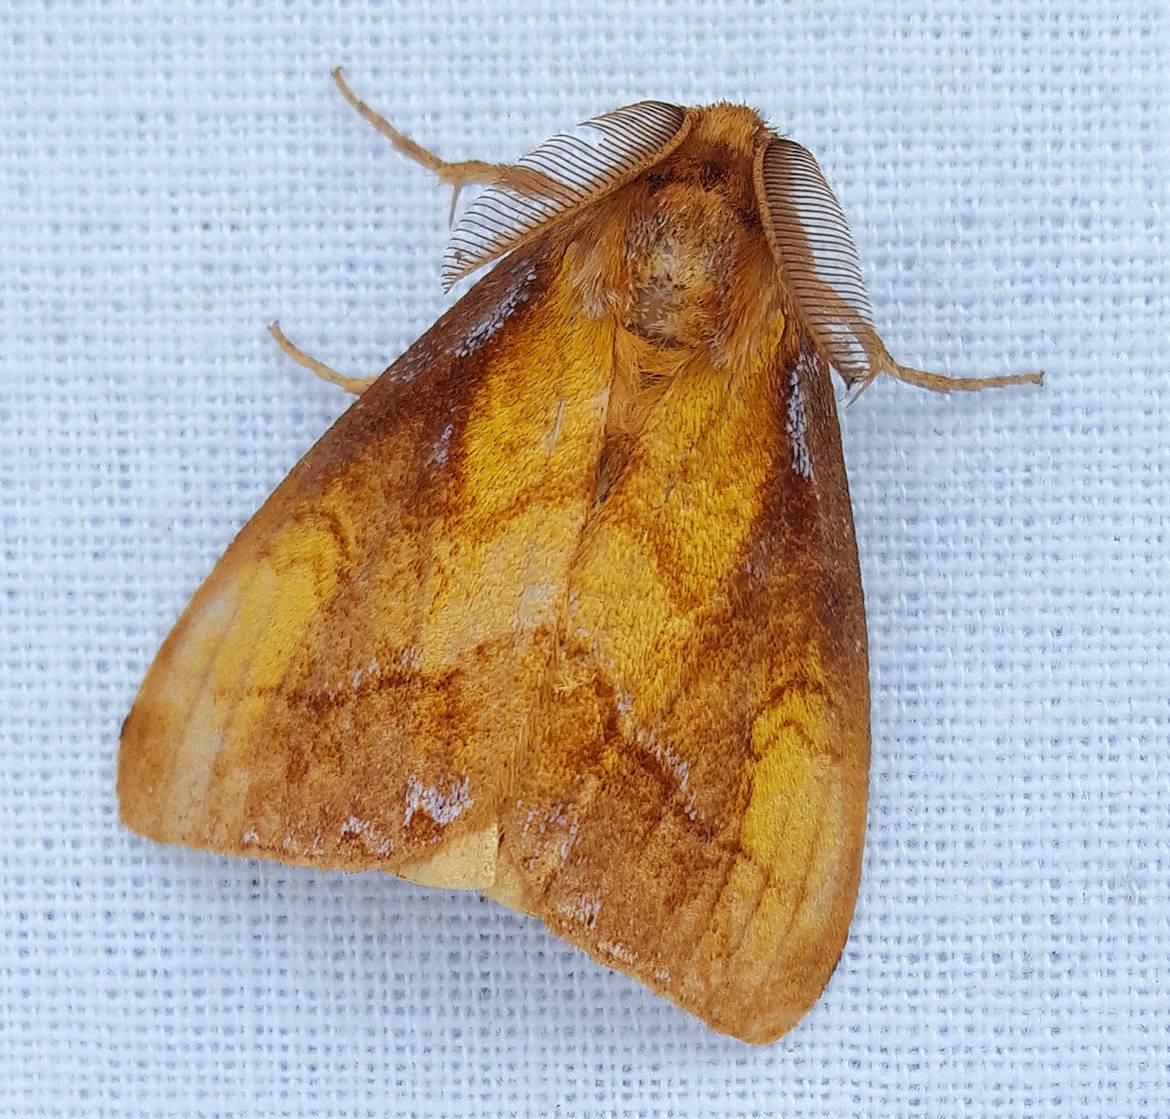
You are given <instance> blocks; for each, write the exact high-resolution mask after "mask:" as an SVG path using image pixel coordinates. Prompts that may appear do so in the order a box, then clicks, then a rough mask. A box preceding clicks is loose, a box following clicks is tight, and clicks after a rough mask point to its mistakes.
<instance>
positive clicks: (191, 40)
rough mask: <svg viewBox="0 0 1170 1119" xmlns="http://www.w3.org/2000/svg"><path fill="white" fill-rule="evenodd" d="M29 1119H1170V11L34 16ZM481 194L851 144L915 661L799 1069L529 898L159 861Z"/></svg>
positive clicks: (890, 722)
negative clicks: (285, 532)
mask: <svg viewBox="0 0 1170 1119" xmlns="http://www.w3.org/2000/svg"><path fill="white" fill-rule="evenodd" d="M0 26H2V29H3V35H2V38H0V51H2V52H3V53H2V55H0V63H2V65H0V88H2V90H3V94H2V102H0V129H2V131H0V238H2V241H0V299H2V306H0V371H2V372H0V440H2V443H0V524H2V526H3V536H2V543H3V561H2V567H0V1116H4V1117H7V1116H24V1115H45V1116H64V1115H98V1116H195V1115H199V1116H250V1117H251V1116H275V1115H281V1116H374V1115H377V1116H397V1115H412V1116H427V1115H435V1116H463V1115H482V1116H494V1115H558V1116H564V1117H570V1116H594V1115H597V1116H601V1115H607V1116H608V1115H614V1116H616V1115H621V1116H625V1115H634V1116H694V1115H710V1116H758V1115H770V1114H776V1115H784V1116H843V1115H872V1116H891V1115H897V1116H929V1117H932V1119H934V1117H940V1116H951V1115H989V1116H990V1115H994V1116H1053V1117H1055V1116H1060V1117H1067V1116H1108V1117H1119V1116H1126V1117H1134V1119H1136V1117H1139V1116H1155V1115H1161V1116H1165V1115H1170V964H1168V962H1167V961H1168V959H1170V888H1168V884H1167V883H1168V879H1170V777H1168V776H1167V773H1168V767H1170V762H1168V760H1167V757H1166V754H1167V739H1168V731H1170V517H1168V512H1167V510H1168V502H1170V380H1168V377H1170V358H1168V353H1170V345H1168V343H1170V337H1168V333H1170V331H1168V326H1167V321H1168V320H1167V310H1168V307H1167V295H1166V293H1167V290H1168V283H1170V264H1168V261H1170V236H1168V232H1170V231H1168V222H1167V214H1168V208H1167V188H1166V183H1167V182H1168V181H1170V165H1168V156H1167V153H1168V151H1170V117H1168V91H1170V84H1168V79H1170V73H1168V70H1170V63H1168V60H1170V27H1168V21H1167V14H1166V7H1165V5H1163V4H1160V3H1156V2H1154V0H1148V2H1143V0H1128V2H1127V0H1117V2H1115V3H1107V2H1105V3H1103V2H1102V0H1084V2H1077V0H1051V2H1044V0H1040V2H1035V0H1017V2H1016V3H996V2H994V0H931V2H919V0H872V2H870V0H867V2H865V3H862V2H854V3H848V2H843V0H795V2H793V3H789V4H781V3H775V2H757V3H751V2H747V0H720V2H710V0H674V2H668V0H638V2H637V3H603V2H595V3H590V2H586V0H496V2H491V0H485V2H482V3H459V2H457V0H433V2H400V3H397V4H392V3H387V4H367V3H352V4H351V3H345V2H343V0H332V2H313V0H287V2H285V3H280V4H272V3H266V2H262V0H253V2H252V3H239V4H235V3H227V2H224V3H218V4H198V3H189V4H173V3H167V2H164V0H157V2H150V0H108V2H103V0H75V2H72V3H53V2H47V0H46V2H43V3H33V2H25V3H19V2H12V3H8V4H6V5H4V6H3V9H2V11H0ZM339 63H341V64H344V65H345V66H346V68H347V74H348V76H349V79H350V81H351V83H352V84H353V86H354V87H355V88H356V89H357V90H358V91H359V93H360V94H361V95H363V96H365V97H366V98H367V99H368V100H369V101H371V102H372V103H373V104H375V105H377V106H378V107H379V108H381V109H382V110H383V111H385V112H386V114H387V115H388V116H389V117H391V118H392V119H393V120H394V121H395V122H396V123H397V124H398V125H399V126H400V127H402V128H403V129H404V130H405V131H407V132H408V133H410V134H411V135H413V136H415V137H416V138H418V139H419V140H421V141H422V142H424V143H426V144H428V145H431V146H433V147H434V148H435V149H436V150H438V151H439V152H440V153H442V154H444V155H446V156H448V157H449V158H469V157H482V158H487V159H509V158H515V157H517V156H519V155H520V154H522V153H523V152H524V151H526V150H527V149H528V148H530V147H531V146H533V145H535V144H536V143H538V142H539V141H541V140H543V139H544V138H546V137H547V136H548V135H550V134H551V133H553V132H555V131H557V130H558V129H559V128H561V127H563V126H565V125H567V124H570V123H572V122H575V121H577V120H579V119H582V118H584V117H587V116H589V115H592V114H594V113H597V112H600V111H604V110H607V109H610V108H613V107H615V106H617V105H622V104H626V103H628V102H631V101H635V100H638V99H640V98H643V97H655V98H661V99H666V100H671V101H676V102H679V103H682V104H692V103H701V102H708V101H712V100H717V99H728V100H732V101H737V102H746V103H749V104H751V105H754V106H756V107H757V108H759V109H760V110H762V111H763V112H764V113H765V115H766V116H768V117H769V118H770V120H771V121H772V122H773V123H774V124H775V125H776V126H777V127H778V128H780V129H782V130H783V131H785V132H786V133H788V134H790V135H792V136H793V137H795V138H796V139H798V140H800V141H802V142H803V143H805V144H806V145H807V146H809V147H810V148H811V149H812V150H813V151H814V152H815V153H816V154H817V155H818V157H819V158H820V161H821V164H822V166H823V168H824V170H825V173H826V176H827V177H828V179H829V181H830V182H831V183H832V184H833V185H834V187H835V189H836V190H837V193H838V195H839V197H840V199H841V201H842V204H843V205H844V208H845V210H846V212H847V213H848V215H849V217H850V220H851V223H852V227H853V230H854V233H855V236H856V240H857V243H858V247H859V249H860V252H861V256H862V260H863V262H864V266H865V274H866V277H867V279H868V282H869V284H870V293H871V296H872V300H873V304H874V308H875V313H876V316H877V321H878V325H879V329H880V330H881V331H882V333H883V334H884V337H885V339H886V341H887V343H888V344H889V348H890V350H891V351H892V352H893V353H894V354H895V355H896V356H898V357H899V358H900V359H901V360H903V361H906V362H908V363H911V364H915V365H919V366H925V367H927V368H931V369H937V370H939V371H941V372H949V373H963V372H968V373H982V374H990V373H1000V372H1008V371H1018V370H1027V369H1035V368H1043V369H1044V370H1046V371H1047V373H1048V378H1049V379H1048V383H1047V385H1046V386H1045V387H1044V388H1043V389H1040V390H1037V389H1030V388H1029V389H1013V390H1007V391H1002V392H988V393H984V394H980V395H978V396H959V397H951V398H945V397H938V396H934V395H931V394H928V393H925V392H922V391H918V390H915V389H912V388H909V387H907V386H905V385H899V384H896V383H893V382H889V383H879V384H878V385H876V386H875V387H874V388H873V389H872V391H870V392H869V393H867V394H866V395H865V396H864V397H863V398H862V399H861V400H860V401H859V402H858V403H857V404H856V405H854V406H853V407H851V408H849V409H848V410H847V411H845V412H844V414H843V419H842V425H843V429H844V440H845V447H846V457H847V460H848V466H849V470H850V479H851V486H852V494H853V504H854V509H855V514H856V519H857V525H858V535H859V543H860V549H861V563H862V570H863V576H864V580H865V590H866V598H867V606H868V614H869V626H870V645H871V656H872V681H873V742H874V756H873V769H872V799H871V809H870V822H869V834H868V845H867V849H866V856H865V870H864V881H863V883H862V887H861V894H860V897H859V900H858V906H857V915H856V919H855V921H854V924H853V929H852V934H851V936H850V939H849V943H848V946H847V947H846V949H845V953H844V956H843V958H842V960H841V963H840V966H839V967H838V969H837V972H836V974H835V975H834V977H833V979H832V981H831V983H830V984H829V987H828V990H827V991H826V993H825V996H824V997H823V999H822V1000H821V1002H820V1003H819V1004H818V1005H817V1007H816V1008H815V1009H814V1010H813V1012H812V1013H811V1014H810V1015H809V1016H808V1018H807V1019H806V1020H805V1021H804V1022H803V1023H802V1025H801V1026H800V1027H799V1028H798V1029H796V1030H795V1031H794V1032H793V1033H792V1034H790V1035H789V1036H787V1037H785V1038H784V1039H783V1040H781V1041H780V1042H779V1043H777V1044H775V1045H772V1046H770V1047H767V1048H753V1047H749V1046H746V1045H744V1044H742V1043H740V1042H737V1041H734V1040H731V1039H729V1038H724V1037H721V1036H717V1035H716V1034H714V1033H712V1032H711V1031H710V1030H708V1029H707V1028H706V1027H704V1026H703V1025H702V1024H700V1023H699V1022H697V1021H695V1020H693V1019H691V1018H689V1017H688V1016H687V1015H685V1014H683V1013H682V1012H681V1011H678V1010H676V1009H675V1008H674V1007H673V1006H671V1005H669V1004H668V1003H666V1002H664V1001H662V1000H660V999H658V998H656V997H655V996H653V995H652V994H650V993H649V992H647V991H645V990H644V989H642V988H641V987H640V986H638V985H637V984H636V983H635V982H633V981H632V980H629V979H627V978H625V977H624V976H621V975H618V974H615V973H612V972H610V971H608V970H606V969H605V968H603V967H600V966H598V965H596V964H594V963H593V962H592V961H590V960H589V959H588V958H586V957H585V956H584V955H582V954H581V953H579V952H577V951H575V950H573V949H571V948H569V947H568V946H566V945H565V944H564V943H562V942H560V941H558V940H556V939H554V938H552V937H551V936H550V935H548V934H547V933H546V932H545V931H544V929H543V927H542V926H541V925H540V924H538V923H537V922H534V921H531V920H527V919H525V918H523V917H520V916H518V915H516V914H514V913H512V912H510V911H505V910H503V909H501V908H500V907H498V906H496V905H494V904H492V903H490V902H487V901H485V900H483V899H482V898H480V897H478V896H475V895H460V894H454V893H448V892H444V891H437V890H427V889H422V888H420V887H415V886H412V885H409V884H406V883H400V882H396V881H394V880H393V879H391V878H389V877H386V876H379V875H377V874H362V875H356V876H347V875H343V874H339V873H313V872H310V871H307V870H299V869H288V868H284V867H281V866H278V865H275V864H271V863H259V862H250V861H244V860H232V859H226V858H219V857H214V856H211V855H206V854H200V853H196V852H193V851H187V850H182V849H177V848H169V849H168V848H163V847H160V846H157V845H155V844H152V843H149V842H146V841H143V840H140V839H138V838H136V837H134V836H132V835H130V834H128V833H127V832H126V831H125V830H123V829H122V828H121V826H120V825H119V822H118V816H117V809H116V803H115V797H114V772H115V759H116V750H117V741H118V731H119V727H120V725H121V722H122V720H123V718H124V717H125V715H126V712H127V711H128V710H129V707H130V705H131V702H132V700H133V697H134V694H135V690H136V689H137V687H138V684H139V682H140V681H141V678H142V676H143V673H144V672H145V670H146V668H147V666H148V664H149V662H150V660H151V658H152V657H153V655H154V653H155V651H156V649H157V647H158V645H159V643H160V641H161V640H162V638H163V637H164V635H165V634H166V632H167V630H168V629H169V628H170V626H171V624H172V623H173V622H174V620H175V618H176V617H177V616H178V613H179V611H180V610H181V609H182V607H183V606H184V604H185V603H186V601H187V599H188V597H189V596H190V595H191V593H192V592H193V591H194V590H195V588H196V586H197V585H198V584H199V582H200V581H201V579H202V578H203V576H204V575H205V574H206V573H207V572H208V571H209V570H210V568H211V565H212V564H213V562H214V561H215V559H216V558H217V557H218V556H219V554H220V553H221V552H222V551H223V549H224V548H225V547H226V545H227V544H228V542H229V541H230V540H231V539H232V537H233V535H234V534H235V532H236V531H237V530H238V528H239V527H240V526H241V524H242V523H243V522H244V521H245V520H246V518H247V517H248V516H249V514H250V513H251V512H252V511H253V510H255V509H256V507H257V506H258V505H259V503H260V502H261V500H262V499H263V498H264V497H265V496H266V494H267V493H268V492H269V491H270V490H271V489H272V488H273V487H274V486H275V485H276V483H277V482H278V481H279V480H280V479H281V477H282V476H283V475H284V474H285V472H286V471H287V470H288V469H289V468H290V467H291V466H292V465H293V463H294V462H296V460H297V458H298V457H299V456H300V455H301V454H302V453H303V452H304V451H305V450H306V449H307V448H308V447H309V446H310V445H311V444H312V443H313V442H314V441H315V440H316V438H317V437H318V436H319V435H320V434H321V433H322V432H324V431H325V429H326V428H327V427H328V425H329V423H330V421H331V420H332V419H333V418H334V417H335V416H336V415H338V414H339V413H340V411H341V410H342V409H343V408H344V407H345V404H346V398H345V397H344V396H343V395H342V394H341V393H340V392H339V391H337V390H334V389H332V388H330V387H329V386H326V385H324V384H320V383H317V382H315V381H314V379H313V378H312V377H311V376H309V375H308V374H306V373H304V372H303V371H302V370H300V369H298V368H296V367H294V366H292V365H291V363H290V362H288V361H287V360H285V359H283V358H282V356H281V355H280V354H279V353H278V352H277V350H276V348H275V347H274V345H273V344H272V343H271V341H270V340H269V338H268V336H267V334H266V332H265V327H266V326H267V324H268V323H269V322H270V321H272V320H273V319H275V318H278V317H279V318H280V320H281V321H282V323H283V324H284V326H285V328H286V329H287V330H288V331H289V332H290V334H291V335H292V336H293V337H295V338H296V339H297V340H298V341H299V342H300V343H301V344H302V345H303V346H305V347H306V348H307V349H309V350H310V351H311V352H313V353H314V354H316V355H318V356H320V357H321V358H322V359H324V360H326V361H329V362H331V363H332V364H334V365H335V366H338V367H341V368H343V369H347V370H353V371H355V372H358V373H368V372H376V371H378V370H380V369H381V368H383V367H384V366H385V365H386V364H387V363H388V362H389V360H390V359H392V358H393V357H394V356H396V355H397V354H398V353H399V352H401V351H402V350H403V349H404V348H405V347H406V346H407V345H408V344H409V343H410V342H411V341H412V340H413V339H414V338H415V337H416V336H417V335H418V334H419V333H421V332H422V331H423V330H424V329H425V328H426V327H427V326H428V325H429V324H430V322H431V321H432V320H433V319H434V318H435V317H436V315H437V314H438V313H439V311H440V310H441V309H442V308H443V307H444V305H445V300H444V297H443V296H442V294H441V291H440V288H439V283H438V266H439V259H440V256H441V251H442V245H443V241H444V234H445V225H446V217H447V207H448V196H447V194H446V192H445V191H442V190H440V189H438V188H436V187H435V185H434V184H433V183H432V182H431V181H430V180H429V179H428V177H427V175H426V174H425V173H423V172H422V171H421V170H420V169H418V168H416V167H414V166H412V165H411V164H409V163H408V162H407V161H406V160H404V159H402V158H401V157H399V156H398V155H396V154H395V153H394V152H393V151H392V150H391V149H390V148H389V146H388V145H387V144H386V143H385V142H383V141H382V140H381V139H380V138H379V137H378V136H377V135H376V134H375V133H374V132H373V131H372V130H371V129H370V128H368V127H367V126H366V125H365V124H364V123H363V122H362V121H361V120H359V119H358V118H357V117H356V116H355V115H354V114H353V113H352V112H351V111H350V110H349V108H348V107H347V106H346V105H345V104H344V103H343V101H342V99H341V98H340V97H339V96H338V95H337V93H336V91H335V90H334V88H333V86H332V84H331V82H330V81H329V70H330V68H331V67H333V66H334V65H337V64H339Z"/></svg>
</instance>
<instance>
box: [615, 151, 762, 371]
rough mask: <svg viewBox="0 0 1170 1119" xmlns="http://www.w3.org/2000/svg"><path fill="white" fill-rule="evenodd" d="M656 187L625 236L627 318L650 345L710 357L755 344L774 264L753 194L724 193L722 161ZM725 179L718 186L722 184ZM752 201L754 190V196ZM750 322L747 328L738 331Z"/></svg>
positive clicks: (632, 329)
mask: <svg viewBox="0 0 1170 1119" xmlns="http://www.w3.org/2000/svg"><path fill="white" fill-rule="evenodd" d="M654 185H656V184H654V181H653V179H651V183H650V186H651V190H650V191H648V192H647V193H648V197H646V198H645V202H646V203H647V205H646V206H645V207H636V208H635V213H634V215H632V219H633V220H631V222H630V225H629V226H628V227H627V231H626V239H625V246H624V253H623V255H624V258H625V266H626V267H625V274H626V284H627V287H626V292H625V299H624V300H623V303H624V306H623V307H622V319H623V323H622V325H624V326H625V328H626V329H627V330H629V331H630V332H631V333H632V334H634V335H636V336H638V337H640V338H643V339H645V340H646V341H647V342H650V343H652V344H653V345H656V346H660V347H663V348H665V349H671V350H690V351H692V352H701V353H703V354H704V356H706V357H707V358H708V359H709V360H711V361H712V362H713V363H714V364H718V365H721V364H723V363H724V362H725V361H726V360H727V359H728V358H729V357H730V356H732V355H736V354H740V353H743V352H744V351H749V352H750V350H751V349H752V348H753V346H754V342H755V341H756V339H757V338H758V336H759V328H761V327H763V326H764V322H765V320H766V318H767V313H766V308H767V306H768V305H769V304H770V303H771V297H772V292H773V291H774V279H773V275H772V273H773V264H772V259H771V255H770V253H769V251H768V248H767V243H766V241H765V239H764V237H763V235H762V232H761V225H760V220H759V216H758V213H757V212H756V210H755V206H754V204H749V205H746V206H745V205H742V204H740V202H739V199H737V198H735V197H734V195H735V194H738V193H739V192H738V191H734V189H733V191H732V197H729V196H728V192H727V189H726V188H727V186H728V185H731V184H727V182H726V171H725V168H721V167H719V165H718V164H711V163H708V164H706V165H705V166H703V167H701V168H699V169H698V171H697V173H696V174H695V175H693V176H692V175H684V176H682V177H680V178H679V179H676V180H674V181H671V182H668V183H666V184H664V185H662V186H661V187H660V188H659V189H658V190H653V187H654ZM721 188H722V189H721ZM752 202H753V203H754V199H753V200H752ZM745 331H746V333H747V334H750V335H751V337H740V336H739V335H741V334H743V333H744V332H745Z"/></svg>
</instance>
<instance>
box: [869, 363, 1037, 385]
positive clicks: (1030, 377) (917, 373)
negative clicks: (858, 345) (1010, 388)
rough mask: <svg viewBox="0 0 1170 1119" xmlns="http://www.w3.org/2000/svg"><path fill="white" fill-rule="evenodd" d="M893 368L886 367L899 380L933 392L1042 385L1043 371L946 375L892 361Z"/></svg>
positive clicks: (885, 370)
mask: <svg viewBox="0 0 1170 1119" xmlns="http://www.w3.org/2000/svg"><path fill="white" fill-rule="evenodd" d="M891 365H892V366H893V368H892V369H884V370H882V372H884V373H889V374H890V376H891V377H896V378H897V379H898V380H899V381H905V382H906V383H907V384H908V385H917V386H918V387H919V388H920V389H930V391H931V392H978V391H979V390H980V389H1000V388H1003V387H1004V386H1005V385H1042V384H1044V374H1043V373H1009V374H1007V375H1006V376H1003V377H944V376H943V375H942V374H941V373H927V372H926V371H925V370H923V369H911V368H910V366H908V365H899V364H898V363H897V362H896V361H894V362H891Z"/></svg>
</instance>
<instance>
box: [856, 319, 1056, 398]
mask: <svg viewBox="0 0 1170 1119" xmlns="http://www.w3.org/2000/svg"><path fill="white" fill-rule="evenodd" d="M872 337H873V341H874V342H876V343H877V347H878V353H877V355H876V360H875V361H873V363H872V365H871V367H870V368H871V371H870V373H869V375H868V376H867V377H865V379H864V380H863V381H862V382H861V385H860V387H859V388H858V390H857V392H856V394H855V395H854V396H853V400H856V399H857V397H859V396H860V395H861V394H862V393H863V392H865V390H866V389H867V388H869V386H870V385H872V384H873V382H874V381H875V380H876V379H877V378H878V377H879V376H880V375H881V374H882V373H888V374H889V375H890V376H891V377H894V378H896V379H897V380H899V381H905V382H906V383H907V384H908V385H917V386H918V387H919V388H920V389H929V390H930V391H931V392H979V391H980V389H999V388H1003V387H1004V386H1006V385H1042V384H1044V374H1043V373H1009V374H1007V375H1006V376H1002V377H944V376H943V375H942V374H941V373H927V372H926V370H924V369H914V368H912V367H911V366H909V365H900V364H899V363H898V362H896V361H895V360H894V359H893V358H892V357H890V352H889V350H887V349H886V347H885V345H884V344H883V343H882V341H881V339H880V338H878V337H877V335H876V334H874V335H873V336H872ZM871 353H872V351H871Z"/></svg>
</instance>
